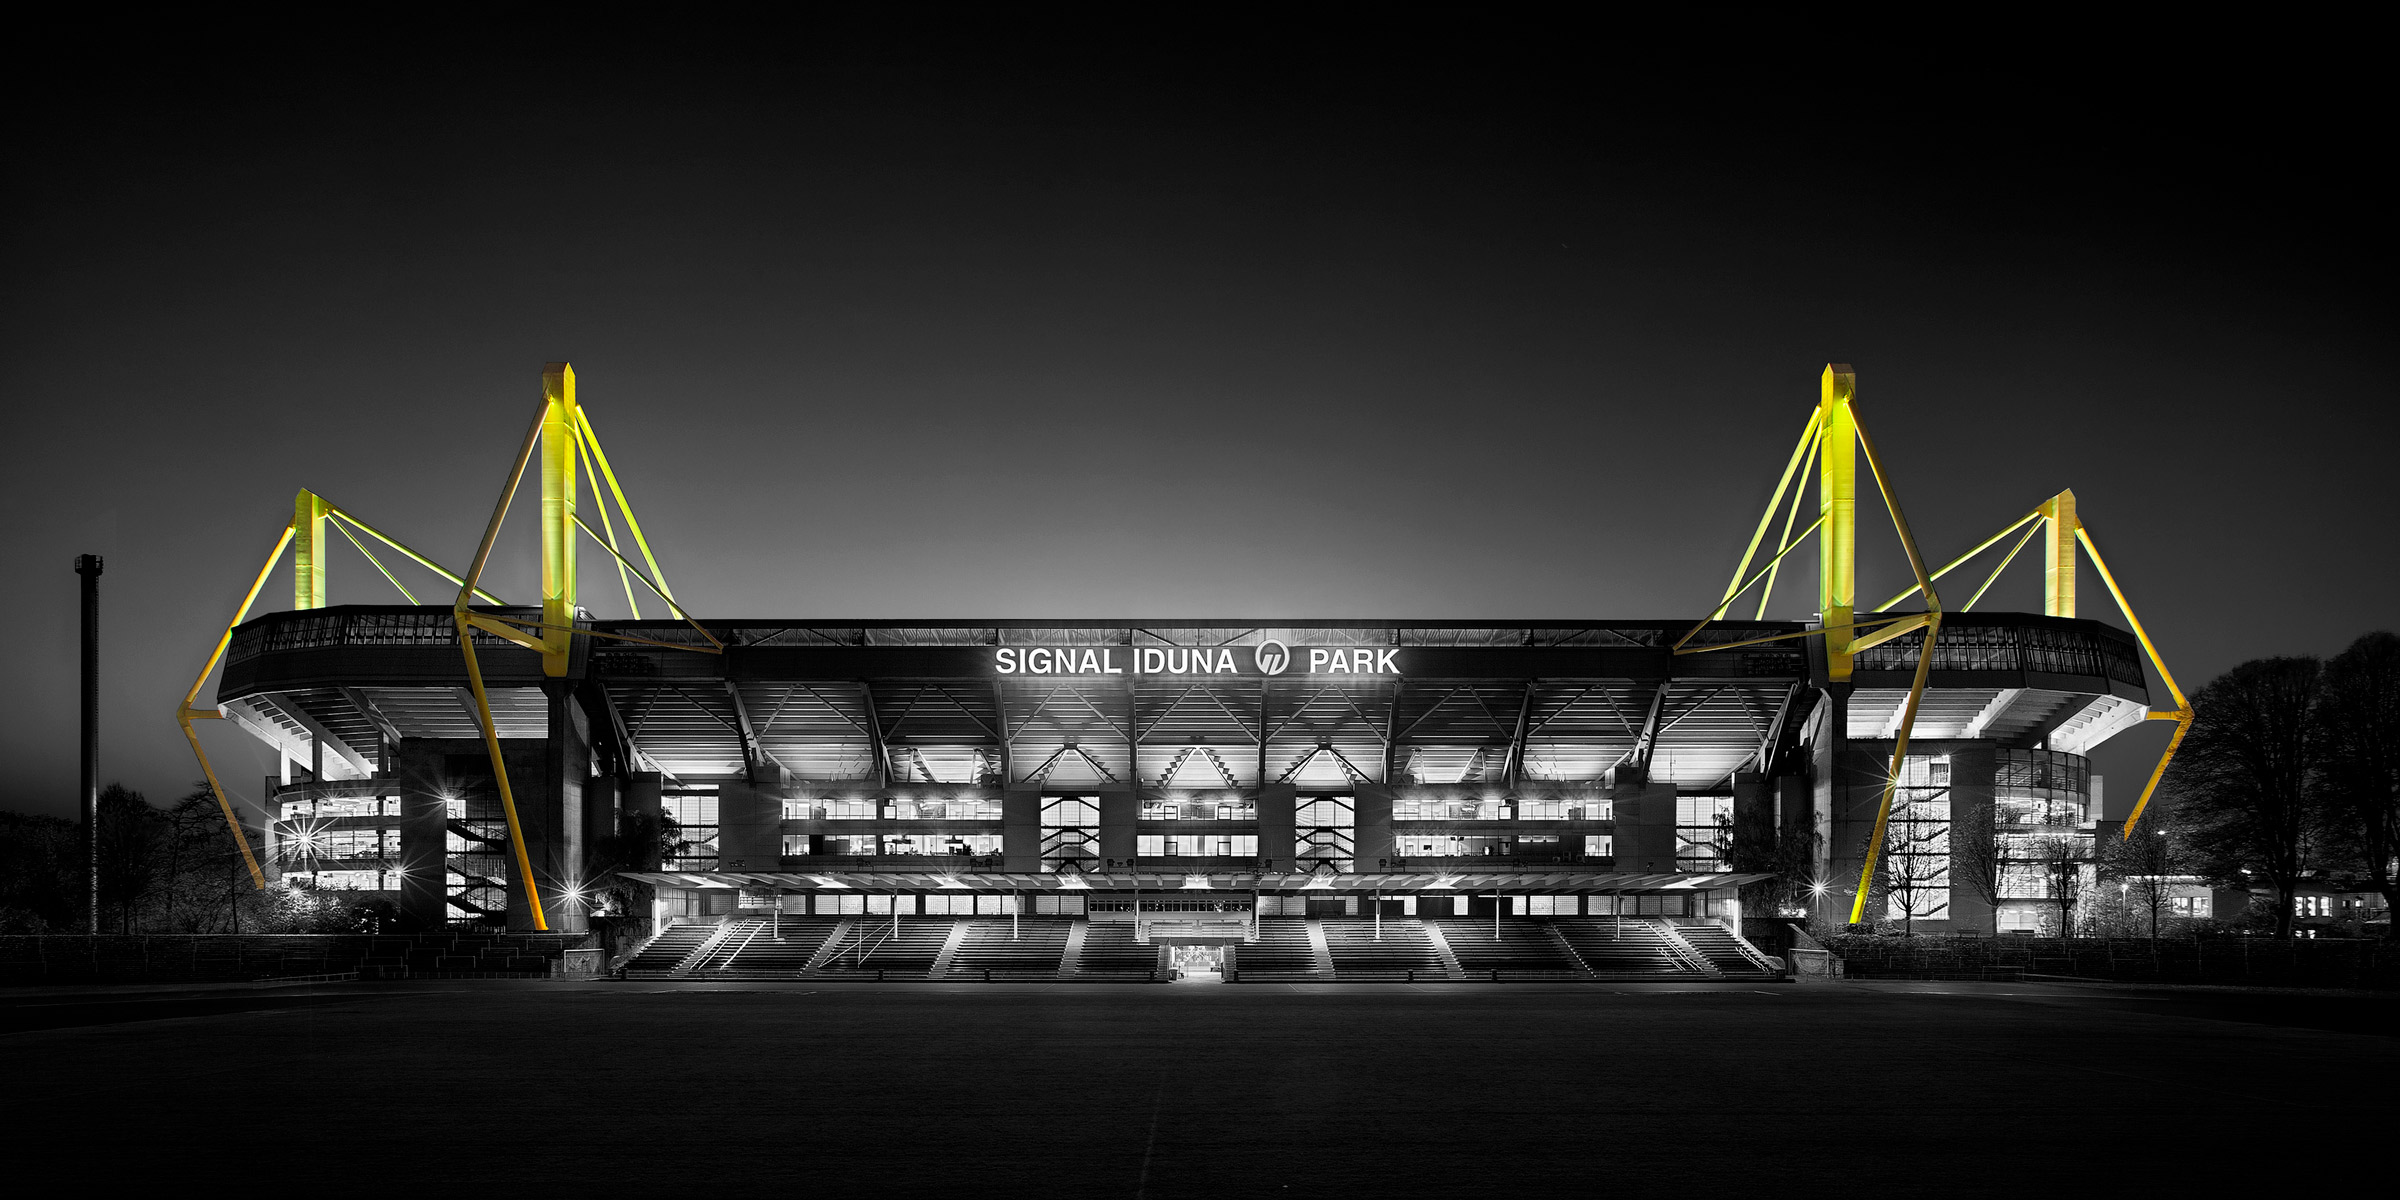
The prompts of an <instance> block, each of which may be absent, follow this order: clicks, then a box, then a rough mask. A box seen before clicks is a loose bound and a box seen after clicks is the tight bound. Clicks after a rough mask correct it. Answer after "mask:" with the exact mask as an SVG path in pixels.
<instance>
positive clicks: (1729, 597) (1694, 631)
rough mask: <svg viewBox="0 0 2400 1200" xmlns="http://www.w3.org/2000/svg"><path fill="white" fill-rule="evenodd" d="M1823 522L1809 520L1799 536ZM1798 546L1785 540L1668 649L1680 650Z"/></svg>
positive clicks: (1771, 571) (1822, 520)
mask: <svg viewBox="0 0 2400 1200" xmlns="http://www.w3.org/2000/svg"><path fill="white" fill-rule="evenodd" d="M1824 523H1825V518H1823V517H1818V518H1817V519H1816V520H1815V521H1813V522H1810V524H1809V526H1808V528H1807V529H1804V530H1801V531H1800V536H1801V537H1802V538H1806V537H1807V536H1808V535H1809V534H1811V533H1814V532H1816V529H1817V526H1819V525H1822V524H1824ZM1799 548H1800V547H1799V544H1798V543H1796V542H1790V541H1787V542H1785V543H1784V544H1783V548H1782V549H1779V550H1777V551H1776V552H1775V557H1773V558H1771V559H1768V560H1767V565H1766V566H1763V567H1760V568H1759V569H1758V574H1756V575H1753V576H1751V577H1750V582H1749V583H1745V584H1742V585H1741V586H1739V587H1737V588H1735V589H1734V590H1732V591H1731V592H1728V593H1726V594H1725V599H1723V600H1722V601H1719V602H1718V604H1717V607H1716V608H1715V609H1713V610H1711V611H1710V612H1709V614H1708V615H1707V616H1705V617H1702V618H1701V619H1700V623H1699V624H1697V625H1694V626H1692V627H1691V628H1690V629H1687V630H1685V631H1684V634H1683V636H1682V637H1679V638H1677V639H1675V644H1674V645H1673V646H1670V647H1668V649H1670V650H1681V649H1683V644H1684V643H1685V642H1688V641H1691V640H1692V639H1693V638H1694V637H1696V636H1698V635H1699V633H1700V631H1701V630H1703V629H1706V628H1708V626H1709V624H1710V623H1711V622H1713V621H1715V620H1717V619H1718V618H1719V617H1722V616H1724V615H1725V610H1726V609H1728V608H1731V607H1733V602H1734V601H1735V600H1737V599H1740V598H1741V594H1742V593H1743V592H1746V591H1749V590H1750V587H1751V584H1755V583H1757V582H1758V581H1759V580H1761V579H1765V578H1767V577H1768V576H1769V575H1770V574H1772V573H1773V572H1774V570H1775V567H1776V565H1777V564H1779V563H1781V562H1782V561H1783V557H1784V555H1787V554H1790V553H1791V552H1792V551H1794V550H1797V549H1799Z"/></svg>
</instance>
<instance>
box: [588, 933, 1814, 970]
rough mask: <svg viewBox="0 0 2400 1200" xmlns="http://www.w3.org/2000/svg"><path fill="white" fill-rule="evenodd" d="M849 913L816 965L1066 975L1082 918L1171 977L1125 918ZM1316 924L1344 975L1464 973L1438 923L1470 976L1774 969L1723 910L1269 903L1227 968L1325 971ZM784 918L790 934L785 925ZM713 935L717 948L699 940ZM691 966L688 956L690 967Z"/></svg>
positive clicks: (804, 941) (709, 965)
mask: <svg viewBox="0 0 2400 1200" xmlns="http://www.w3.org/2000/svg"><path fill="white" fill-rule="evenodd" d="M849 920H850V922H851V924H850V929H849V932H848V934H847V935H845V936H844V937H843V938H842V945H841V946H839V947H838V948H832V949H833V951H834V952H832V953H831V954H830V956H829V957H828V958H827V959H826V961H825V962H823V963H822V964H820V965H819V967H818V969H817V972H816V973H815V974H818V975H822V976H826V977H832V978H869V979H872V978H878V977H880V978H885V979H907V978H912V977H913V978H924V977H926V976H927V975H929V974H931V973H932V971H933V969H934V967H935V966H936V965H937V963H939V964H940V965H942V966H943V967H944V968H945V969H944V973H943V976H942V977H943V978H946V979H958V980H969V979H974V980H980V979H987V978H988V979H991V980H994V981H998V980H1003V979H1017V980H1024V979H1050V978H1056V977H1058V975H1059V972H1060V971H1061V970H1062V969H1063V968H1064V966H1065V958H1066V952H1067V947H1068V945H1069V943H1070V941H1071V939H1072V938H1073V936H1074V933H1075V931H1076V930H1077V929H1078V928H1080V929H1082V930H1083V931H1084V932H1083V948H1082V951H1081V953H1080V954H1079V955H1078V957H1077V962H1076V970H1075V971H1074V973H1073V975H1072V976H1070V977H1071V978H1076V979H1104V980H1106V979H1116V980H1125V979H1131V980H1136V981H1143V980H1151V979H1155V978H1163V976H1161V975H1160V974H1159V973H1158V961H1159V945H1158V944H1157V943H1155V942H1140V941H1136V940H1135V932H1134V927H1133V926H1132V925H1130V924H1125V923H1117V922H1092V923H1089V924H1085V923H1083V922H1079V921H1071V920H1061V919H1058V918H1028V919H1024V920H1021V921H1015V922H1011V921H1008V920H990V919H984V920H962V921H957V922H953V921H950V920H943V919H938V918H937V919H919V920H909V919H906V918H903V919H902V920H901V921H900V924H899V929H898V931H897V933H896V934H895V932H894V931H893V927H892V923H891V921H890V920H889V918H885V919H881V920H858V919H856V918H850V919H849ZM1311 925H1314V926H1316V927H1317V928H1319V929H1321V930H1322V931H1323V933H1324V937H1325V948H1326V950H1327V952H1328V954H1329V956H1330V957H1331V959H1332V962H1333V975H1332V978H1334V979H1336V980H1411V979H1413V980H1417V981H1424V982H1432V981H1436V980H1443V979H1449V978H1453V977H1454V976H1452V974H1451V972H1450V970H1449V969H1448V966H1447V964H1446V963H1445V961H1444V959H1443V956H1442V953H1441V950H1440V948H1439V947H1438V946H1437V944H1436V939H1435V937H1434V935H1433V931H1435V930H1438V931H1439V933H1440V941H1442V942H1446V943H1447V944H1448V948H1449V950H1450V954H1451V956H1452V957H1454V958H1455V959H1456V961H1457V963H1458V968H1459V974H1458V975H1457V976H1455V977H1456V978H1462V979H1466V980H1488V979H1492V978H1494V977H1495V975H1494V973H1495V972H1497V978H1498V979H1501V980H1511V979H1517V980H1536V979H1567V978H1581V977H1584V976H1585V974H1586V972H1587V971H1588V973H1589V974H1590V975H1593V976H1598V977H1601V978H1607V979H1630V978H1653V979H1661V978H1667V979H1672V978H1680V979H1690V978H1693V977H1695V976H1698V977H1702V978H1748V979H1758V978H1772V977H1774V975H1775V970H1774V968H1773V966H1772V965H1771V963H1769V962H1768V961H1767V960H1765V959H1764V958H1763V956H1760V955H1759V954H1758V953H1757V952H1756V951H1755V950H1754V949H1753V948H1751V947H1749V946H1748V945H1746V944H1745V943H1743V942H1741V941H1739V940H1738V939H1737V938H1736V937H1735V936H1734V934H1733V933H1732V931H1730V930H1728V929H1727V928H1725V927H1724V926H1723V925H1720V924H1717V923H1714V922H1676V923H1670V922H1667V921H1662V920H1658V919H1655V918H1628V919H1625V920H1622V921H1620V920H1617V919H1614V918H1610V917H1580V918H1577V917H1562V918H1557V919H1554V920H1545V919H1538V918H1537V919H1529V918H1524V917H1504V918H1502V919H1501V921H1500V925H1499V931H1498V936H1497V937H1495V936H1494V931H1493V927H1492V922H1491V921H1490V920H1488V919H1484V918H1453V919H1435V920H1427V921H1420V920H1416V919H1413V918H1394V917H1387V918H1385V919H1384V920H1383V922H1382V937H1381V939H1380V940H1378V939H1377V936H1376V923H1375V922H1374V921H1373V920H1372V919H1368V918H1357V917H1349V918H1326V919H1317V920H1299V919H1293V918H1273V917H1270V918H1265V919H1262V920H1260V921H1259V923H1258V931H1259V936H1258V939H1257V940H1256V941H1252V942H1247V943H1244V944H1242V945H1240V946H1239V947H1237V948H1236V949H1235V951H1234V953H1233V957H1232V959H1231V960H1230V962H1231V966H1232V970H1231V971H1230V972H1229V974H1228V976H1227V978H1228V980H1229V981H1232V982H1243V983H1268V982H1297V981H1310V980H1319V979H1323V978H1325V975H1324V974H1323V973H1322V971H1321V969H1320V967H1319V963H1318V960H1317V956H1316V950H1315V946H1314V943H1313V941H1312V939H1311V937H1310V926H1311ZM842 926H843V919H841V918H835V917H784V918H783V919H782V920H781V922H780V924H778V923H777V922H775V921H774V920H772V919H769V918H754V917H746V918H742V919H739V920H734V921H730V922H726V923H723V924H687V925H676V926H673V927H670V928H669V929H667V930H666V931H665V932H663V933H661V934H659V935H658V936H657V937H656V938H654V939H652V940H651V942H650V943H649V944H648V945H645V946H644V947H642V948H641V950H640V951H638V952H637V953H635V954H634V956H633V957H632V958H631V959H630V960H628V961H627V962H626V963H625V964H624V969H625V974H626V975H627V976H628V977H630V978H653V979H655V978H669V977H672V978H683V979H708V978H744V977H749V978H757V977H760V976H781V977H787V978H788V977H796V976H799V975H800V974H801V973H802V972H804V971H805V970H806V968H807V966H808V964H809V963H810V962H812V961H814V960H815V959H816V957H817V955H818V954H819V953H820V952H823V951H827V950H828V949H829V943H830V942H831V941H832V940H833V939H834V937H835V935H836V933H837V931H839V930H841V928H842ZM954 929H957V930H959V935H958V942H957V946H956V948H955V949H954V950H952V952H951V957H950V958H949V959H948V960H947V961H946V962H942V960H941V954H942V950H943V949H944V947H945V946H946V945H948V944H949V942H950V939H951V934H952V930H954ZM779 931H780V933H781V935H782V940H780V941H778V940H777V938H776V935H777V933H778V932H779ZM720 935H721V936H720ZM861 939H863V941H864V950H865V953H864V957H863V959H862V958H861V956H860V941H861ZM712 940H713V944H712ZM1562 942H1563V944H1562ZM703 947H705V948H706V952H705V954H702V953H700V951H701V950H702V949H703ZM678 966H683V967H684V970H682V971H680V972H678V971H677V970H676V968H677V967H678ZM878 972H881V975H880V976H878V974H877V973H878Z"/></svg>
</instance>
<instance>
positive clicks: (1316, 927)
mask: <svg viewBox="0 0 2400 1200" xmlns="http://www.w3.org/2000/svg"><path fill="white" fill-rule="evenodd" d="M1308 952H1309V954H1310V955H1311V956H1312V957H1314V958H1315V959H1316V960H1317V978H1319V979H1327V980H1330V979H1332V978H1333V951H1332V950H1331V949H1329V948H1327V946H1326V945H1325V922H1323V921H1310V922H1309V923H1308Z"/></svg>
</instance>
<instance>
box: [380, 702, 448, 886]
mask: <svg viewBox="0 0 2400 1200" xmlns="http://www.w3.org/2000/svg"><path fill="white" fill-rule="evenodd" d="M449 745H451V743H449V742H444V741H430V740H426V739H422V738H420V739H414V740H410V741H401V742H394V743H392V746H391V755H392V774H393V776H394V777H395V778H397V779H398V781H399V785H400V870H401V876H400V901H399V905H400V919H401V922H402V923H403V924H404V925H406V926H411V927H414V928H419V929H434V928H439V927H440V926H441V925H442V923H443V922H444V921H446V920H448V917H449V914H448V904H447V901H446V900H445V896H446V895H447V892H448V880H447V879H446V878H445V877H446V875H447V873H448V869H447V866H446V858H447V855H446V853H445V846H446V843H447V842H448V839H449V802H448V800H447V799H445V797H446V796H447V794H448V792H449V789H450V784H449V780H448V778H447V767H448V765H449V763H448V759H447V753H446V751H445V749H444V748H445V747H447V746H449Z"/></svg>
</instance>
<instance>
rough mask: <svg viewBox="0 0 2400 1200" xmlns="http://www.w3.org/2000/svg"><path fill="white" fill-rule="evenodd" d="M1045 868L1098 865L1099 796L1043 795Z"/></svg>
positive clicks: (1042, 827) (1043, 851) (1043, 859)
mask: <svg viewBox="0 0 2400 1200" xmlns="http://www.w3.org/2000/svg"><path fill="white" fill-rule="evenodd" d="M1041 834H1042V847H1041V850H1042V869H1043V870H1045V871H1055V870H1057V869H1058V868H1060V867H1062V866H1065V865H1067V864H1069V863H1074V864H1077V865H1079V866H1081V865H1090V864H1095V863H1097V862H1098V861H1099V858H1100V798H1099V797H1097V796H1044V797H1042V822H1041Z"/></svg>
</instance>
